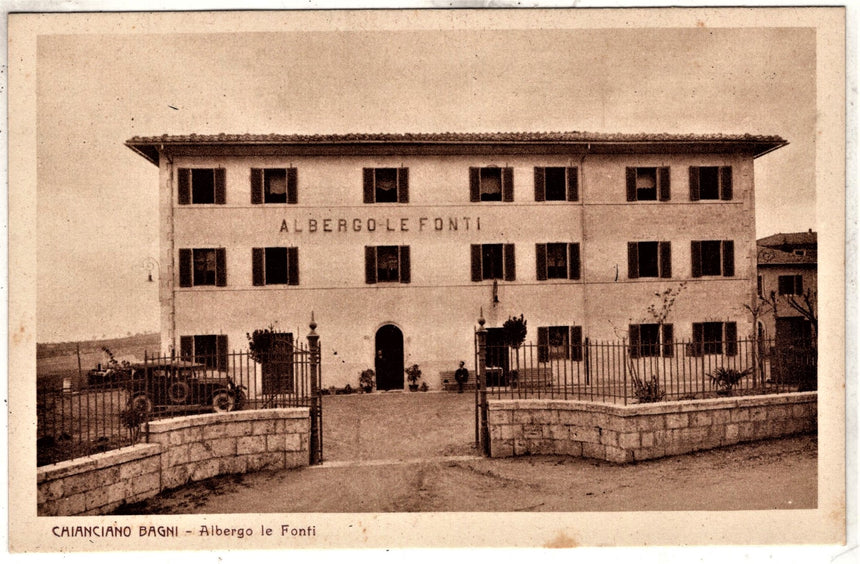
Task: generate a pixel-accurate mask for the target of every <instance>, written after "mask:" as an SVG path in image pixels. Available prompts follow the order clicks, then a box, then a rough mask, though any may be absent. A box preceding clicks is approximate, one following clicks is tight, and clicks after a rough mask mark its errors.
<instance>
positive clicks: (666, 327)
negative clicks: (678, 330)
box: [662, 323, 675, 358]
mask: <svg viewBox="0 0 860 564" xmlns="http://www.w3.org/2000/svg"><path fill="white" fill-rule="evenodd" d="M662 327H663V329H662V331H663V335H662V336H663V356H664V357H667V358H671V357H673V356H675V330H674V327H672V324H671V323H664V324H663V325H662Z"/></svg>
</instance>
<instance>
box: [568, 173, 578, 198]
mask: <svg viewBox="0 0 860 564" xmlns="http://www.w3.org/2000/svg"><path fill="white" fill-rule="evenodd" d="M567 201H568V202H578V201H579V168H577V167H575V166H571V167H568V168H567Z"/></svg>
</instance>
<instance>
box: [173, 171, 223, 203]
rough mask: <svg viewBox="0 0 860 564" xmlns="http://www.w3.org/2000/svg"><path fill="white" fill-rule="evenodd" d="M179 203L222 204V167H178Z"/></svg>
mask: <svg viewBox="0 0 860 564" xmlns="http://www.w3.org/2000/svg"><path fill="white" fill-rule="evenodd" d="M178 174H179V204H180V205H187V204H223V203H224V202H225V199H226V198H225V192H226V190H225V187H226V174H225V171H224V169H223V168H180V169H179V172H178Z"/></svg>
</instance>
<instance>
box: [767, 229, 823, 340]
mask: <svg viewBox="0 0 860 564" xmlns="http://www.w3.org/2000/svg"><path fill="white" fill-rule="evenodd" d="M756 244H757V247H758V282H757V286H758V295H759V297H760V298H761V299H762V300H763V301H764V302H765V303H769V308H771V309H772V311H768V312H767V313H766V314H764V315H762V316H761V319H759V324H760V326H761V327H760V329H761V330H762V331H763V332H764V334H766V335H767V336H768V337H771V338H774V339H775V340H776V344H777V347H780V346H781V345H790V344H793V343H808V342H810V340H811V339H813V338H814V337H815V336H816V335H815V327H814V324H813V323H812V321H811V319H810V315H809V313H811V314H813V315H815V316H817V312H818V234H817V233H816V232H815V231H813V230H812V229H810V230H809V231H804V232H800V233H777V234H775V235H770V236H769V237H764V238H762V239H759V240H758V241H757V242H756ZM805 312H808V313H805Z"/></svg>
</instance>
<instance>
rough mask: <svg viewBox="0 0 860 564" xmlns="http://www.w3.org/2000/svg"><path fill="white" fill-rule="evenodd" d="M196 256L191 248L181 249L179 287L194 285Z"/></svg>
mask: <svg viewBox="0 0 860 564" xmlns="http://www.w3.org/2000/svg"><path fill="white" fill-rule="evenodd" d="M193 276H194V258H193V254H192V251H191V249H179V287H180V288H190V287H191V286H193V285H194V279H193Z"/></svg>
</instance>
